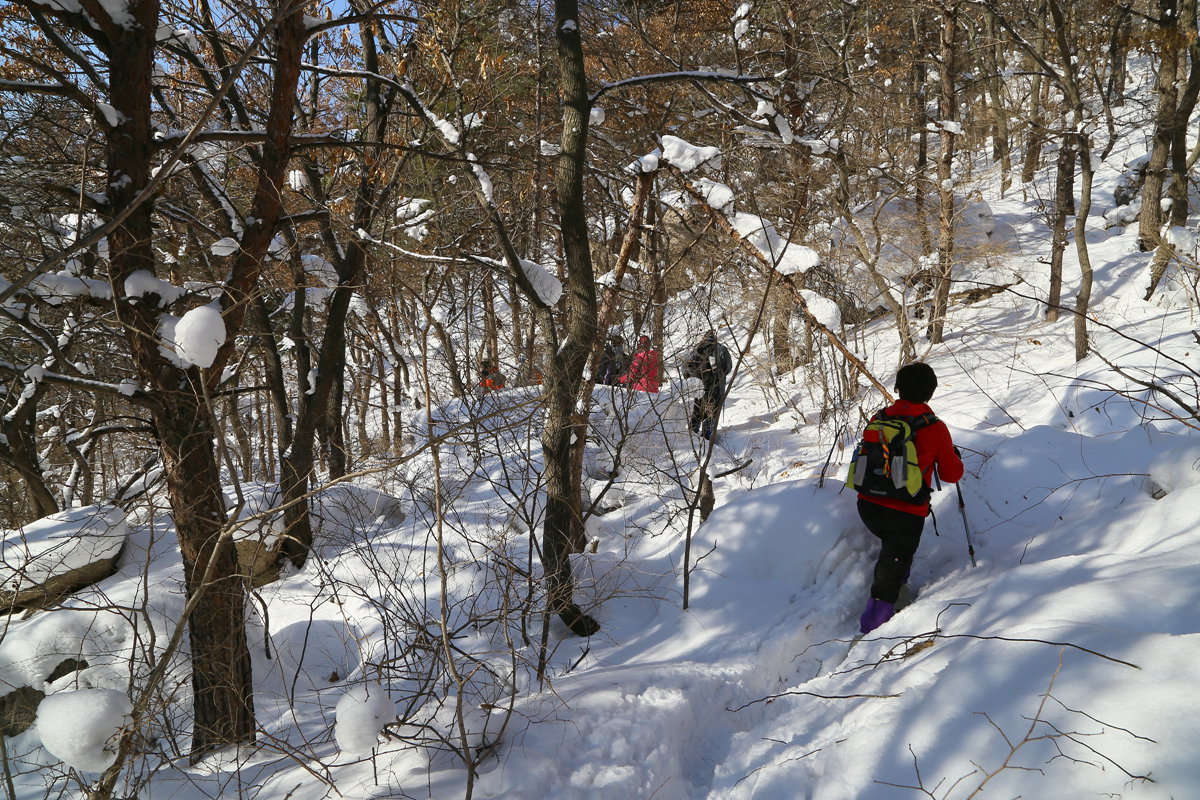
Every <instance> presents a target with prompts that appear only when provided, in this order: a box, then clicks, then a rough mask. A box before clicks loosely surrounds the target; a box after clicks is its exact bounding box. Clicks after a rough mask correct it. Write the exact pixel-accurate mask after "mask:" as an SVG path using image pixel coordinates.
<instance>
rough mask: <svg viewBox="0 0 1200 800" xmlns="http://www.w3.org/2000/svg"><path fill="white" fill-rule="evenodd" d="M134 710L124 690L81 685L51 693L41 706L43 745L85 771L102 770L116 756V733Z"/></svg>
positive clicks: (39, 714) (39, 729) (59, 758)
mask: <svg viewBox="0 0 1200 800" xmlns="http://www.w3.org/2000/svg"><path fill="white" fill-rule="evenodd" d="M132 711H133V703H131V702H130V701H129V698H128V697H127V696H126V695H125V693H124V692H118V691H116V690H115V689H81V690H80V691H77V692H60V693H58V694H52V695H50V696H49V697H47V698H46V699H45V700H43V701H42V704H41V706H39V707H38V714H37V733H38V736H39V737H40V738H41V740H42V747H44V748H46V750H48V751H49V752H50V754H51V755H52V756H54V757H55V758H57V759H58V760H59V761H62V762H63V763H64V764H67V765H68V766H71V767H74V768H75V769H77V770H80V771H82V772H103V771H104V770H106V769H108V767H109V766H111V765H112V763H113V761H114V760H116V734H117V732H118V731H119V730H120V728H121V726H122V725H124V724H125V723H126V721H127V719H128V717H129V715H130V713H132Z"/></svg>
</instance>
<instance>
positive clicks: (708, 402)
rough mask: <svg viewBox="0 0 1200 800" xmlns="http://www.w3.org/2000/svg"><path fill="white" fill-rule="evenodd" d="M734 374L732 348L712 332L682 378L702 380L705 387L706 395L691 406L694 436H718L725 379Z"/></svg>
mask: <svg viewBox="0 0 1200 800" xmlns="http://www.w3.org/2000/svg"><path fill="white" fill-rule="evenodd" d="M732 371H733V359H732V358H730V356H729V349H728V348H726V347H725V345H723V344H721V343H720V342H718V341H717V332H716V331H713V330H710V331H709V332H708V333H706V334H704V336H703V337H702V338H701V339H700V343H699V344H697V345H696V349H695V351H694V352H693V353H692V355H691V357H690V358H689V359H688V360H687V363H686V364H684V366H683V377H685V378H699V379H700V382H701V383H703V384H704V394H703V395H701V397H700V398H699V399H697V400H696V402H695V403H694V404H693V405H692V418H691V427H692V433H698V434H700V435H701V436H703V437H704V438H705V439H712V437H713V434H714V433H716V429H717V415H718V414H719V413H720V412H721V406H722V405H724V403H725V380H726V378H727V377H728V375H729V373H730V372H732Z"/></svg>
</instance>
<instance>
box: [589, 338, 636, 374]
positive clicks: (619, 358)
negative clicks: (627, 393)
mask: <svg viewBox="0 0 1200 800" xmlns="http://www.w3.org/2000/svg"><path fill="white" fill-rule="evenodd" d="M628 361H629V356H628V355H627V354H626V353H625V342H624V340H623V339H621V337H620V336H617V335H616V334H615V333H614V334H613V335H612V336H609V337H608V341H606V342H605V343H604V353H603V354H601V356H600V363H599V364H597V365H596V383H603V384H605V385H607V386H620V385H621V375H622V374H624V372H625V368H626V366H627V363H628Z"/></svg>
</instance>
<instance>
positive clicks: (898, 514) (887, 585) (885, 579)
mask: <svg viewBox="0 0 1200 800" xmlns="http://www.w3.org/2000/svg"><path fill="white" fill-rule="evenodd" d="M858 516H860V517H861V518H862V521H863V524H864V525H866V526H867V530H869V531H870V532H871V533H873V534H875V536H876V537H877V538H878V539H879V541H880V548H879V560H878V561H876V562H875V580H874V582H873V583H872V584H871V597H874V598H875V599H876V600H882V601H884V602H885V603H895V602H896V598H897V597H898V596H899V595H900V587H901V586H903V585H904V582H905V581H906V580H908V572H909V570H911V569H912V562H913V556H915V555H916V554H917V547H919V546H920V544H921V530H922V529H923V528H924V527H925V518H924V517H919V516H917V515H916V514H909V513H908V512H907V511H897V510H896V509H894V508H887V507H886V506H881V505H879V504H878V503H872V502H870V501H868V500H861V499H860V500H859V501H858Z"/></svg>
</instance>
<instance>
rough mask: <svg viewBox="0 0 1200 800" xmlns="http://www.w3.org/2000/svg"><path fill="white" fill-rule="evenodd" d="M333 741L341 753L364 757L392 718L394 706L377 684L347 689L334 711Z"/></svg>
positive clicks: (394, 711) (394, 716) (394, 710)
mask: <svg viewBox="0 0 1200 800" xmlns="http://www.w3.org/2000/svg"><path fill="white" fill-rule="evenodd" d="M334 715H335V718H336V721H335V723H334V728H333V738H334V739H336V740H337V744H338V749H339V750H341V751H342V752H343V753H350V754H353V755H366V754H368V753H370V752H371V749H372V748H373V747H375V743H376V742H377V741H378V740H379V732H380V731H382V730H383V726H384V725H386V724H387V723H389V722H391V721H392V720H393V719H395V718H396V704H395V703H394V702H392V701H391V700H389V699H388V696H387V692H385V691H384V690H383V687H382V686H380V685H379V684H377V683H367V684H362V685H359V686H352V687H350V688H349V689H348V690H347V691H346V693H345V694H344V695H342V697H341V699H340V700H338V704H337V708H336V709H335V710H334Z"/></svg>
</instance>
